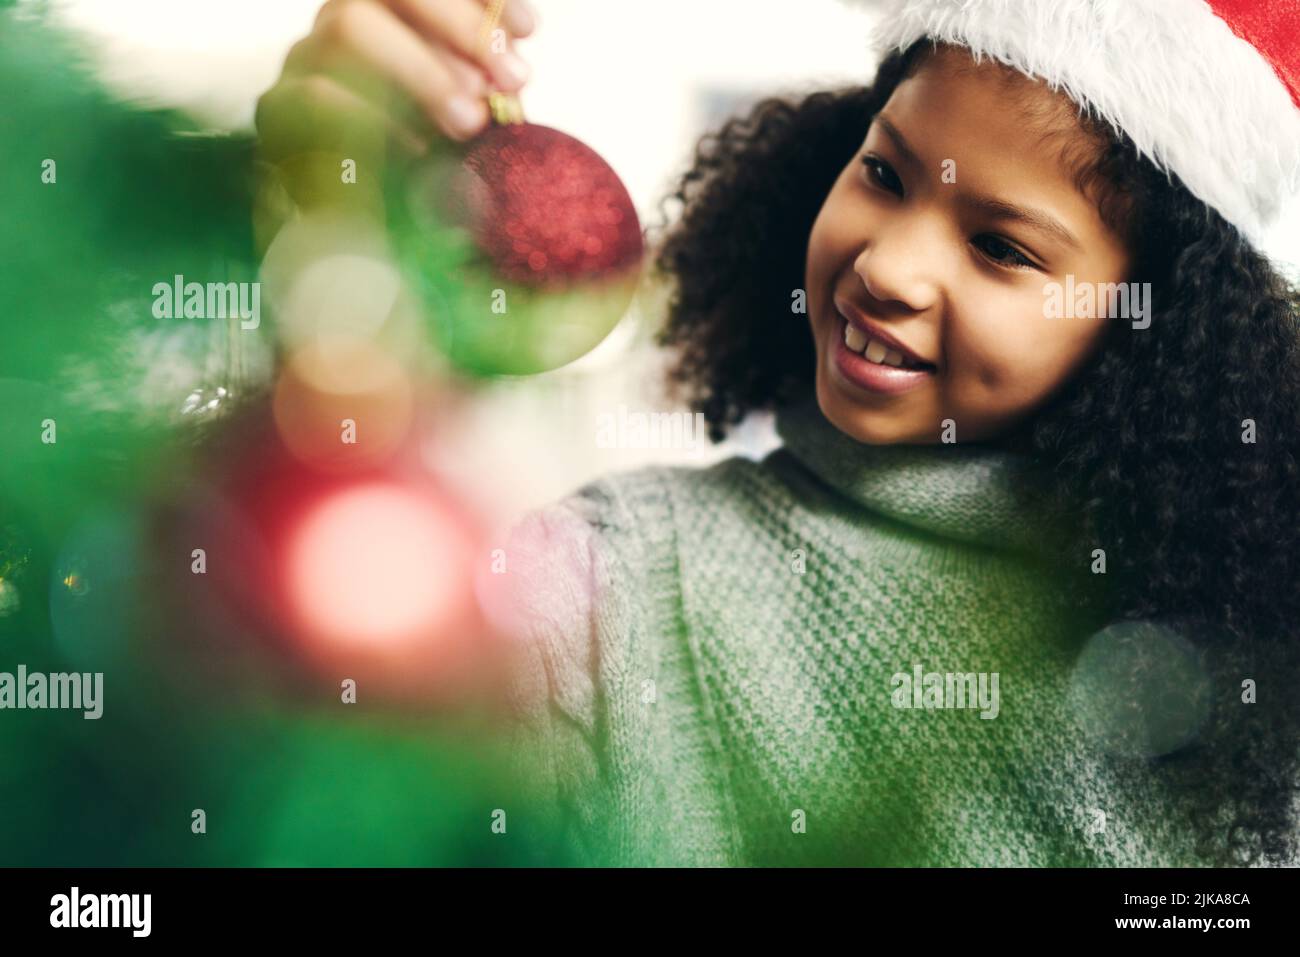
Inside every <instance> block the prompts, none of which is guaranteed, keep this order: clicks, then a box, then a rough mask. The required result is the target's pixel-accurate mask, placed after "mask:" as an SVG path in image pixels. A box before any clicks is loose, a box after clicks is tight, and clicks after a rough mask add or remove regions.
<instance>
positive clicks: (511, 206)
mask: <svg viewBox="0 0 1300 957" xmlns="http://www.w3.org/2000/svg"><path fill="white" fill-rule="evenodd" d="M492 106H493V116H494V119H495V123H494V125H493V126H491V127H490V128H489V129H488V130H486V131H485V132H484V133H482V134H481V135H479V136H478V137H477V138H475V139H474V140H473V141H472V142H471V143H470V144H469V146H468V150H467V152H466V154H465V156H464V158H463V160H462V162H461V169H460V176H459V182H458V184H457V186H456V188H455V189H454V190H453V208H454V209H455V211H456V216H457V219H459V220H460V221H461V223H462V224H463V225H464V226H465V227H466V228H467V229H468V230H469V231H470V233H471V235H472V236H473V238H474V242H475V244H476V245H477V246H478V247H479V249H480V250H482V252H483V253H484V254H485V255H486V256H487V257H488V259H489V260H490V261H491V263H492V265H493V268H494V270H495V271H496V272H497V273H499V274H500V276H501V277H503V278H504V279H506V280H507V281H509V282H513V283H518V284H520V285H524V286H530V287H542V288H547V289H551V288H556V287H569V286H574V285H579V284H582V283H588V282H596V281H603V280H611V279H617V278H623V277H625V276H626V275H627V274H628V273H631V272H634V271H635V270H636V269H637V268H638V266H639V265H640V262H641V257H642V253H643V249H644V245H643V242H642V237H641V224H640V222H639V221H638V219H637V214H636V209H635V207H634V206H633V205H632V199H631V197H630V196H629V195H628V192H627V189H626V187H624V185H623V183H622V181H621V180H620V179H619V178H618V174H617V173H615V172H614V170H613V169H611V168H610V166H609V164H608V163H606V162H605V161H604V160H603V159H601V157H600V155H599V154H598V153H596V151H595V150H593V149H592V148H591V147H589V146H587V145H586V144H585V143H582V142H581V141H579V140H577V139H575V138H573V137H572V136H569V135H568V134H567V133H561V132H560V131H559V130H555V129H552V128H550V127H549V126H540V125H538V124H536V123H528V122H523V121H522V118H521V114H520V113H519V110H518V104H517V101H516V100H514V99H513V98H512V97H506V96H501V95H494V100H493V104H492Z"/></svg>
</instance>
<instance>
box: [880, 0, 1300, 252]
mask: <svg viewBox="0 0 1300 957" xmlns="http://www.w3.org/2000/svg"><path fill="white" fill-rule="evenodd" d="M922 37H930V38H932V39H935V40H939V41H943V42H946V43H952V44H957V45H960V46H964V47H967V48H969V49H970V51H971V52H972V54H973V55H974V56H975V58H976V59H977V60H978V59H981V58H983V57H984V56H990V57H992V58H994V59H995V60H998V61H1000V62H1002V63H1005V64H1007V65H1009V66H1013V67H1015V68H1016V69H1018V70H1020V71H1021V72H1022V73H1025V74H1027V75H1029V76H1031V77H1036V78H1038V79H1041V80H1043V81H1045V82H1046V83H1047V84H1049V86H1051V87H1052V88H1053V89H1058V90H1060V91H1062V92H1063V93H1065V94H1066V95H1067V96H1069V97H1070V98H1071V99H1072V100H1074V101H1075V102H1076V103H1078V104H1080V105H1081V106H1083V107H1085V108H1087V109H1088V110H1090V111H1091V112H1093V113H1095V114H1096V115H1098V116H1101V117H1103V118H1104V119H1105V120H1107V121H1108V122H1109V123H1110V124H1111V126H1112V127H1114V128H1116V129H1118V130H1122V131H1123V132H1125V133H1127V134H1128V136H1129V137H1130V138H1131V139H1132V140H1133V142H1134V144H1135V145H1136V146H1137V147H1138V149H1139V150H1140V151H1141V152H1142V153H1143V154H1144V155H1145V156H1147V157H1148V158H1150V159H1151V160H1152V161H1153V162H1155V163H1156V165H1157V166H1159V167H1160V168H1161V169H1162V170H1167V171H1172V172H1173V173H1175V174H1176V175H1177V176H1178V177H1179V178H1181V179H1182V181H1183V182H1184V183H1185V184H1186V185H1187V188H1188V189H1189V190H1191V192H1192V193H1193V195H1195V196H1196V197H1197V198H1198V199H1200V200H1201V201H1202V202H1204V203H1206V204H1208V205H1209V206H1212V207H1213V208H1214V209H1216V210H1218V211H1219V213H1220V214H1222V215H1223V217H1224V218H1225V219H1227V220H1228V221H1229V222H1230V223H1232V224H1234V225H1235V226H1236V227H1237V228H1238V229H1239V230H1241V232H1242V233H1243V234H1244V235H1245V236H1246V238H1247V239H1248V240H1250V241H1251V242H1253V243H1256V244H1258V243H1259V241H1260V239H1261V236H1262V234H1263V232H1264V230H1265V229H1266V228H1267V227H1268V226H1269V225H1270V223H1271V222H1272V221H1273V220H1274V219H1275V218H1276V217H1277V215H1278V213H1279V211H1280V210H1281V209H1282V207H1283V205H1284V203H1285V200H1286V197H1287V195H1288V193H1294V192H1296V190H1297V189H1298V188H1300V183H1298V182H1297V181H1298V180H1300V110H1298V109H1297V108H1296V106H1295V104H1294V103H1293V102H1292V100H1291V96H1290V94H1289V92H1288V91H1287V88H1286V86H1285V84H1284V83H1283V82H1282V80H1281V79H1280V77H1279V76H1278V75H1277V73H1276V72H1274V70H1273V68H1272V66H1271V65H1270V64H1269V62H1268V61H1267V60H1266V59H1265V58H1264V56H1263V55H1262V54H1261V53H1260V52H1259V51H1258V50H1256V49H1255V48H1254V47H1253V46H1251V45H1250V44H1249V43H1247V42H1246V41H1245V40H1243V39H1241V38H1240V37H1238V36H1237V35H1236V34H1235V33H1233V31H1232V30H1231V29H1230V28H1229V26H1228V25H1227V24H1226V23H1225V22H1224V21H1223V20H1221V19H1219V17H1217V16H1216V15H1215V13H1214V11H1213V10H1211V8H1210V7H1209V6H1208V5H1207V4H1206V3H1205V2H1204V0H895V2H894V3H893V5H892V7H890V8H889V9H887V10H886V12H885V16H884V19H883V20H882V23H881V26H880V28H879V29H878V31H877V35H876V39H877V43H878V45H879V47H880V48H881V49H885V50H888V49H891V48H892V49H899V50H902V49H906V48H907V47H908V46H910V45H911V44H912V42H913V41H915V40H918V39H921V38H922Z"/></svg>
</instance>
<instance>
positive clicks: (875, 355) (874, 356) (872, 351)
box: [862, 339, 889, 362]
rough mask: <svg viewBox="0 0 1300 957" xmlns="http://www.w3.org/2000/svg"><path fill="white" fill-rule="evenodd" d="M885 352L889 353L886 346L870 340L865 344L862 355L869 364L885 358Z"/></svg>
mask: <svg viewBox="0 0 1300 957" xmlns="http://www.w3.org/2000/svg"><path fill="white" fill-rule="evenodd" d="M887 352H889V347H888V346H886V345H885V344H884V343H883V342H877V341H876V340H875V339H872V340H871V341H870V342H868V343H867V350H866V351H865V352H864V353H862V354H863V355H864V356H865V357H866V358H867V359H868V360H869V361H871V362H879V361H880V360H881V359H883V358H885V354H886V353H887Z"/></svg>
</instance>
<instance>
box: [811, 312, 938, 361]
mask: <svg viewBox="0 0 1300 957" xmlns="http://www.w3.org/2000/svg"><path fill="white" fill-rule="evenodd" d="M835 315H836V317H837V318H838V319H839V320H840V322H841V323H842V324H843V326H844V328H843V330H842V335H843V337H844V346H845V348H846V349H848V350H849V351H850V352H854V353H857V354H858V355H860V356H862V358H864V359H866V360H867V361H868V362H874V363H875V364H876V365H882V366H892V367H893V368H895V369H909V370H913V371H917V372H934V371H936V367H935V366H934V365H932V364H930V363H928V362H920V361H917V360H915V359H913V358H912V357H911V356H908V355H905V354H904V353H902V352H899V351H898V350H897V349H894V348H892V347H891V346H889V345H886V344H885V343H884V342H881V341H880V340H878V339H873V338H871V336H870V335H869V334H868V333H866V332H864V331H863V330H862V329H860V328H858V327H857V326H855V325H854V324H853V323H851V322H849V321H848V320H847V319H846V318H845V317H844V316H843V315H841V314H840V312H839V310H838V309H837V310H835Z"/></svg>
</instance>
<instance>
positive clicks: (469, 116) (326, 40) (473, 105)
mask: <svg viewBox="0 0 1300 957" xmlns="http://www.w3.org/2000/svg"><path fill="white" fill-rule="evenodd" d="M464 2H469V3H472V2H473V0H464ZM331 8H332V9H331ZM286 69H293V70H296V71H300V72H317V71H328V72H331V73H336V74H340V75H343V76H347V75H349V74H351V76H352V79H351V81H349V82H348V85H349V86H353V87H354V88H356V89H359V90H366V89H367V86H368V84H367V83H366V80H367V78H372V77H378V78H379V79H380V80H381V81H383V82H384V83H386V84H390V85H392V86H394V87H396V88H397V89H398V90H400V91H401V92H402V93H404V94H405V95H406V96H408V97H409V98H410V99H411V100H412V101H414V102H415V104H416V105H417V106H418V107H419V108H420V109H421V111H422V112H423V113H424V115H425V116H426V117H428V118H429V119H430V120H432V121H433V122H434V123H435V124H436V125H437V126H438V127H439V128H440V129H441V130H442V131H443V132H444V133H445V134H446V135H448V136H450V137H451V138H452V139H456V140H464V139H468V138H469V137H471V136H473V135H475V134H476V133H478V132H480V131H481V130H482V129H483V128H484V127H485V126H486V125H487V122H488V110H487V104H486V102H484V101H483V100H482V99H480V98H477V97H475V96H473V95H472V94H470V93H469V92H467V91H466V90H465V89H463V88H462V87H461V85H460V83H459V81H458V78H457V76H456V75H455V74H453V72H452V68H451V66H450V64H449V57H448V55H447V53H446V52H445V51H435V50H434V49H433V48H431V47H430V46H429V45H428V44H427V43H426V42H425V41H424V40H423V39H422V38H421V37H420V36H418V35H417V34H416V33H415V31H413V30H412V29H411V27H410V26H408V25H407V24H406V23H404V22H403V21H402V20H400V19H398V18H397V17H396V16H394V15H393V13H391V12H390V11H389V10H387V9H386V8H385V7H383V6H381V5H379V4H378V3H373V2H370V0H334V2H333V3H331V4H327V5H326V9H325V10H323V11H322V13H321V16H320V19H319V21H318V23H317V27H316V29H315V30H314V31H313V33H312V36H311V37H310V38H309V39H308V40H307V41H305V42H304V43H302V44H299V45H298V46H295V47H294V49H293V51H291V52H290V55H289V61H288V62H287V64H286ZM369 85H373V84H369Z"/></svg>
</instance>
